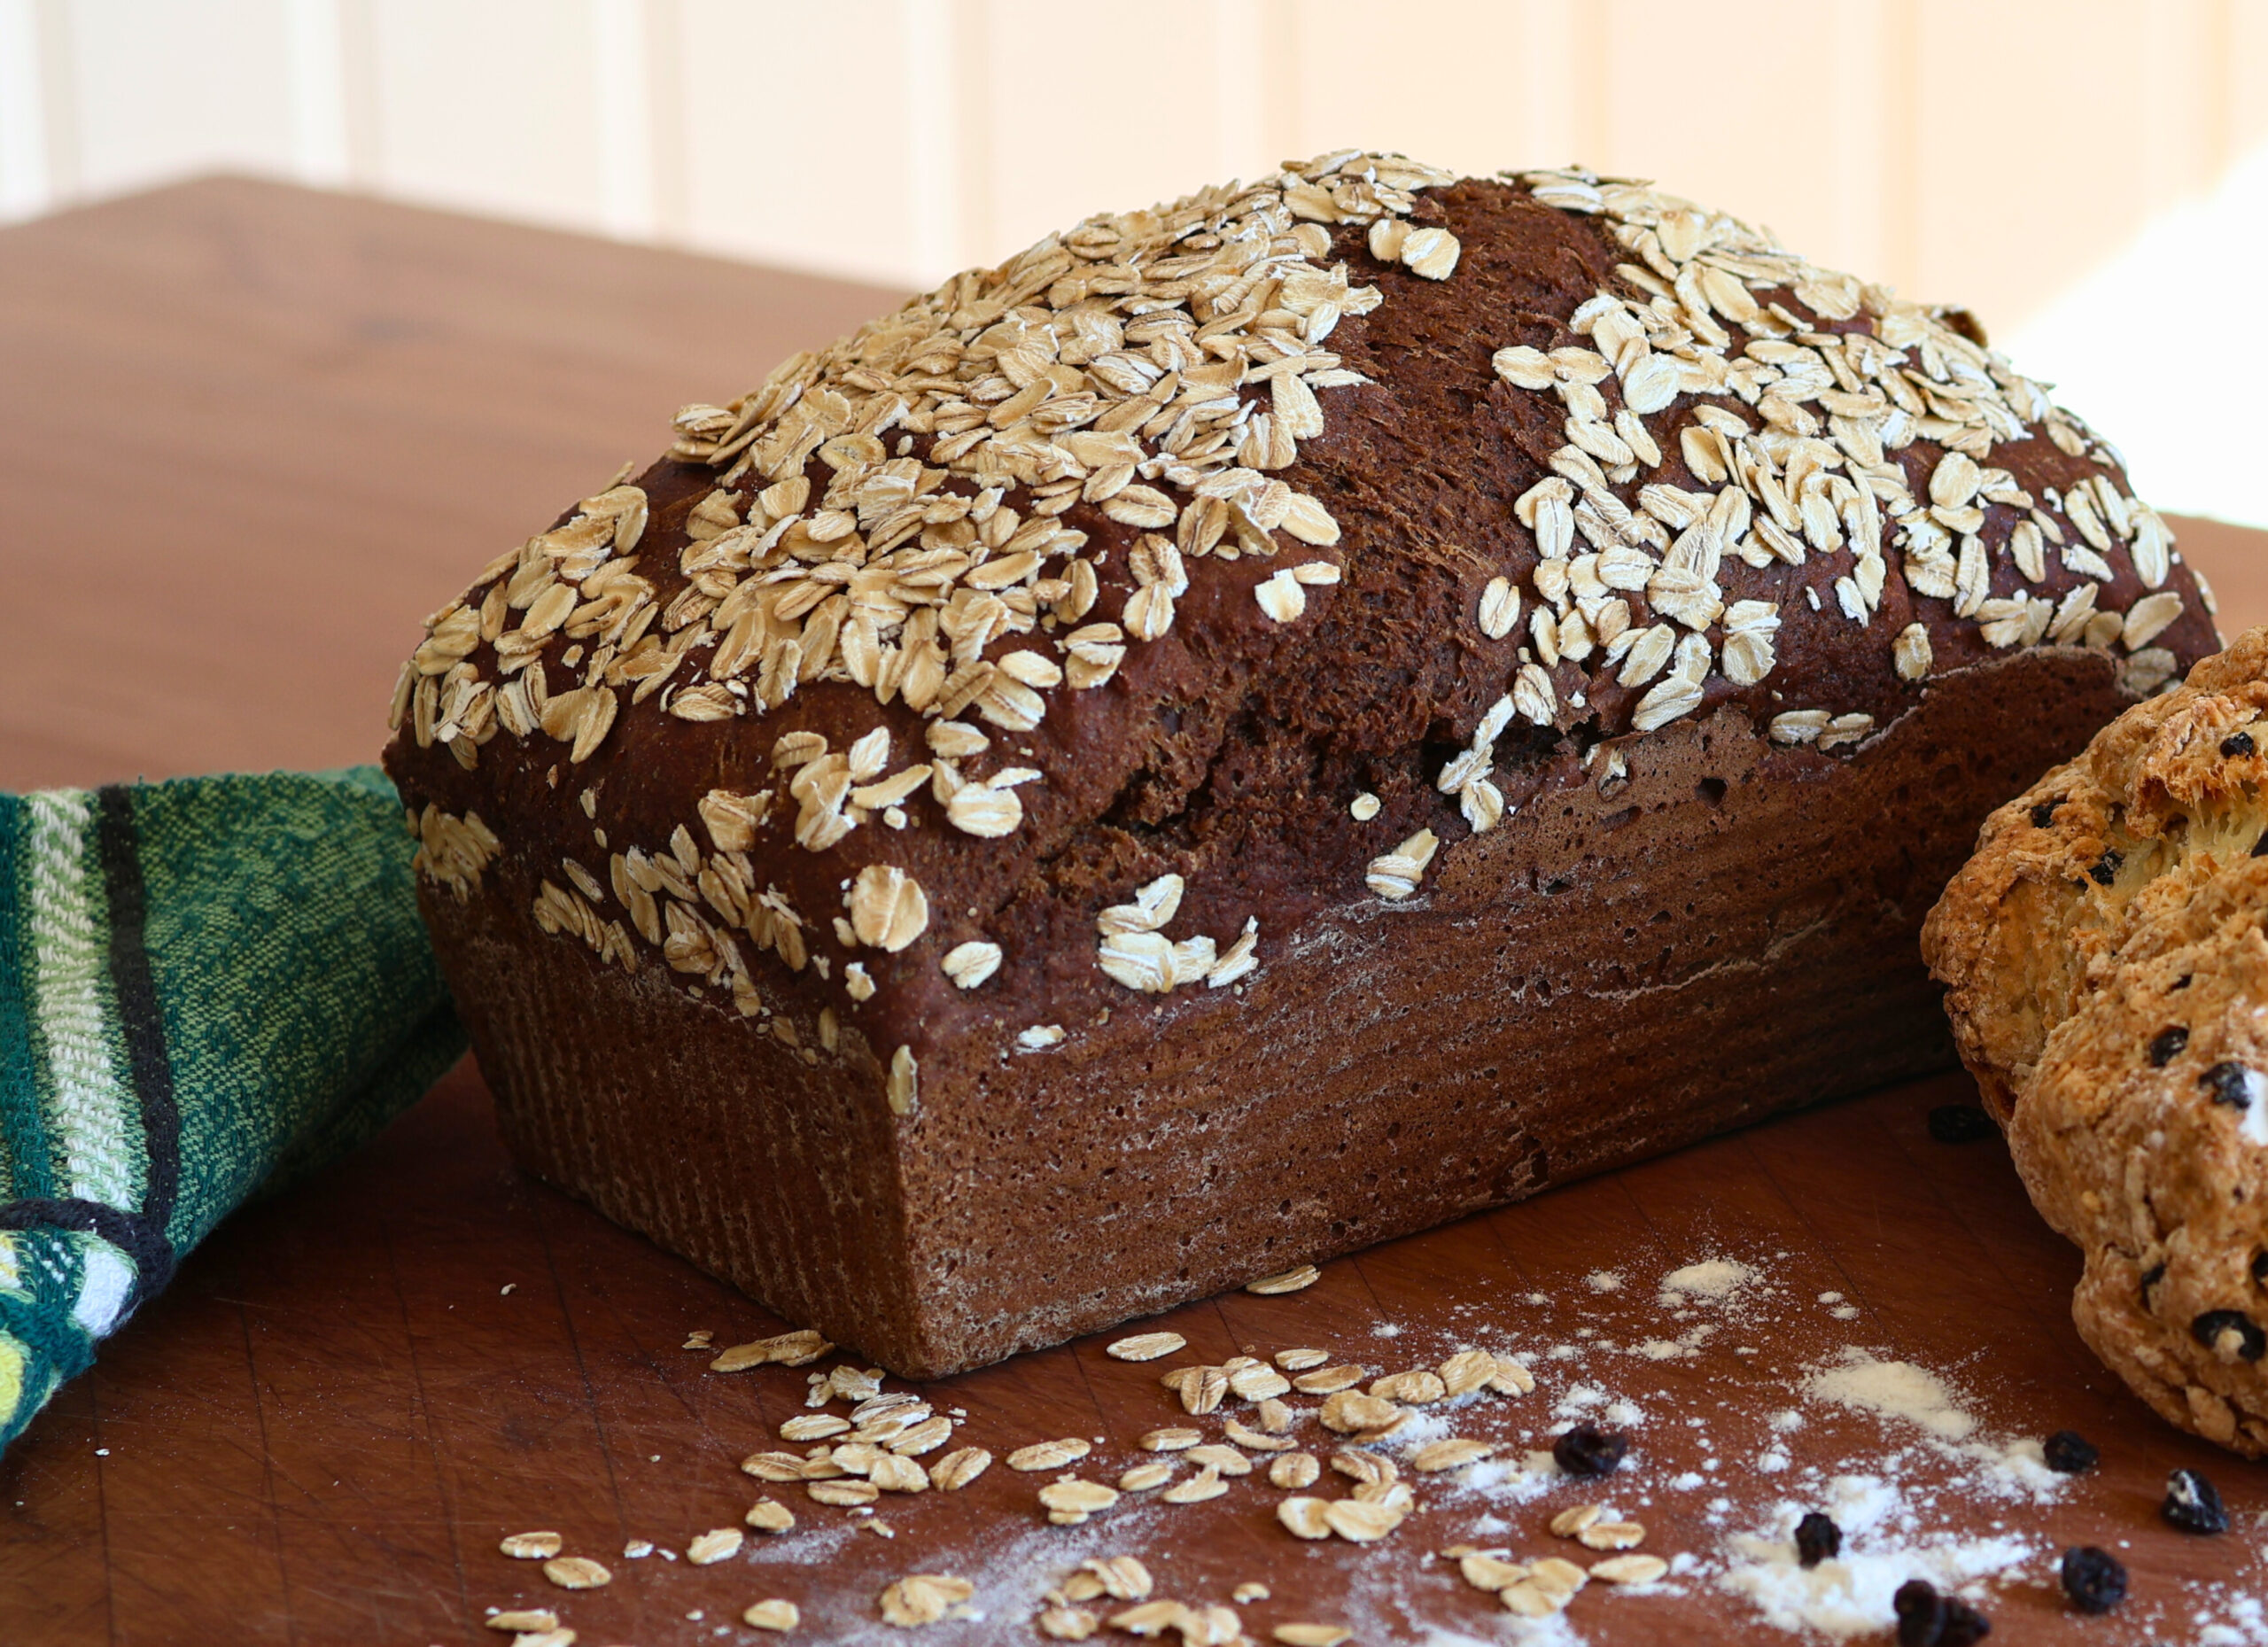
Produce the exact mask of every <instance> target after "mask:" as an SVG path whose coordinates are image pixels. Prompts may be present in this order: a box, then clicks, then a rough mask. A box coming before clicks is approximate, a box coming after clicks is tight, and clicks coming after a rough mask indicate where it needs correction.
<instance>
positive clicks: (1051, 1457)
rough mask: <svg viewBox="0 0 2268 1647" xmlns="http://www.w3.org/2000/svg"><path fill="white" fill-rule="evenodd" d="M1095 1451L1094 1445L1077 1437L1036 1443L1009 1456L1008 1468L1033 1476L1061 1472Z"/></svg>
mask: <svg viewBox="0 0 2268 1647" xmlns="http://www.w3.org/2000/svg"><path fill="white" fill-rule="evenodd" d="M1093 1450H1094V1443H1093V1442H1091V1441H1084V1440H1082V1439H1081V1438H1080V1437H1078V1436H1076V1435H1067V1436H1065V1437H1063V1438H1062V1439H1061V1440H1060V1441H1034V1442H1033V1443H1032V1444H1031V1445H1030V1446H1029V1447H1019V1448H1017V1449H1016V1450H1015V1451H1014V1452H1012V1453H1010V1454H1009V1455H1008V1468H1010V1469H1011V1470H1021V1471H1022V1472H1025V1473H1026V1474H1031V1473H1034V1472H1038V1471H1041V1470H1060V1469H1061V1468H1062V1467H1063V1466H1064V1465H1065V1464H1072V1463H1076V1461H1077V1460H1079V1459H1081V1458H1084V1457H1086V1456H1087V1455H1088V1454H1089V1453H1091V1452H1092V1451H1093Z"/></svg>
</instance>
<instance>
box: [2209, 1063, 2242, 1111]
mask: <svg viewBox="0 0 2268 1647" xmlns="http://www.w3.org/2000/svg"><path fill="white" fill-rule="evenodd" d="M2197 1084H2198V1085H2199V1086H2202V1087H2203V1088H2204V1089H2205V1090H2206V1092H2210V1093H2211V1094H2212V1097H2213V1101H2214V1102H2215V1103H2216V1104H2226V1105H2227V1106H2228V1107H2230V1108H2231V1109H2249V1108H2251V1107H2252V1071H2250V1070H2249V1069H2247V1068H2245V1067H2244V1066H2243V1065H2242V1064H2238V1063H2218V1064H2215V1065H2214V1066H2213V1067H2212V1068H2210V1069H2208V1070H2207V1071H2206V1072H2205V1073H2204V1074H2203V1075H2201V1076H2198V1077H2197Z"/></svg>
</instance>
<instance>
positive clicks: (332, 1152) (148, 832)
mask: <svg viewBox="0 0 2268 1647" xmlns="http://www.w3.org/2000/svg"><path fill="white" fill-rule="evenodd" d="M414 851H415V843H413V842H412V841H411V840H410V839H409V838H408V835H405V833H404V832H403V829H402V814H401V807H400V801H399V800H398V799H397V798H396V797H395V795H394V791H393V786H392V784H391V783H389V782H388V781H386V778H385V776H384V773H381V772H379V771H378V769H377V767H375V766H363V767H356V768H354V769H353V770H351V771H346V772H336V773H272V774H269V775H267V776H249V775H246V776H229V777H218V778H186V779H181V780H178V781H173V782H168V783H154V784H121V785H115V786H113V787H111V788H108V789H94V790H82V789H65V790H52V791H49V792H46V793H43V794H36V795H24V796H10V795H0V1446H4V1445H5V1444H6V1443H7V1442H8V1441H12V1440H13V1439H14V1438H15V1436H16V1435H17V1434H18V1433H20V1432H21V1431H22V1429H23V1427H24V1426H25V1425H26V1424H27V1423H28V1422H29V1421H30V1420H31V1418H32V1415H33V1414H34V1413H35V1412H37V1411H38V1410H39V1409H40V1408H41V1407H42V1406H43V1404H44V1403H45V1402H46V1401H47V1398H48V1397H49V1395H51V1394H53V1392H54V1390H55V1388H56V1387H57V1386H58V1385H59V1384H61V1383H62V1382H63V1380H65V1379H68V1378H70V1377H72V1376H73V1375H74V1374H75V1373H77V1372H79V1371H82V1370H83V1369H84V1368H85V1367H86V1366H87V1364H88V1363H89V1362H90V1361H92V1360H93V1358H94V1347H95V1343H96V1341H97V1340H99V1339H101V1338H102V1337H104V1336H105V1334H107V1333H109V1332H112V1331H113V1329H115V1328H116V1327H117V1326H118V1325H119V1324H120V1322H122V1321H123V1320H124V1319H125V1318H126V1317H127V1316H128V1313H130V1312H131V1311H132V1310H133V1309H134V1308H135V1306H136V1305H137V1304H139V1303H140V1302H141V1301H143V1300H144V1299H146V1298H148V1297H150V1296H151V1294H154V1293H156V1292H157V1291H158V1290H159V1288H160V1287H162V1286H165V1284H166V1282H167V1278H169V1277H170V1276H171V1275H172V1274H173V1269H174V1264H175V1261H176V1260H177V1259H179V1258H180V1256H181V1255H183V1254H184V1253H186V1252H187V1251H189V1249H190V1247H194V1246H196V1245H197V1243H198V1241H200V1240H202V1239H204V1238H205V1236H206V1233H207V1232H208V1231H211V1229H212V1228H213V1226H214V1224H218V1223H219V1222H220V1221H221V1218H222V1216H225V1215H226V1214H227V1213H228V1212H229V1210H230V1209H231V1208H234V1207H236V1206H237V1205H238V1204H239V1203H240V1202H242V1201H243V1200H245V1198H246V1197H247V1196H249V1195H251V1194H252V1193H254V1192H255V1191H257V1190H259V1189H260V1188H261V1187H262V1186H263V1185H276V1184H278V1183H281V1182H283V1181H284V1180H287V1179H289V1178H290V1177H293V1176H295V1175H297V1174H299V1173H300V1172H303V1171H306V1170H307V1169H310V1168H313V1167H315V1166H317V1165H320V1164H321V1163H322V1162H323V1161H328V1160H330V1159H331V1158H332V1157H334V1156H336V1155H338V1154H340V1153H342V1152H343V1151H346V1150H347V1149H351V1148H353V1146H355V1145H357V1144H359V1143H361V1142H362V1141H363V1140H364V1139H366V1138H369V1137H370V1136H371V1135H372V1134H374V1133H376V1132H377V1130H378V1129H379V1128H381V1127H382V1126H384V1124H385V1123H386V1122H387V1121H389V1120H390V1119H392V1116H393V1115H396V1114H397V1113H398V1112H400V1110H401V1109H403V1108H405V1107H408V1105H409V1104H410V1103H411V1102H412V1101H414V1100H415V1099H416V1098H417V1097H418V1096H419V1095H420V1094H421V1093H423V1092H424V1091H425V1089H426V1088H427V1087H428V1086H430V1085H431V1084H432V1083H433V1082H434V1081H435V1080H436V1079H438V1078H439V1076H441V1075H442V1073H443V1072H444V1071H446V1070H447V1068H448V1067H449V1066H450V1065H451V1064H452V1063H453V1062H454V1061H455V1060H456V1059H457V1057H458V1055H459V1054H460V1053H462V1051H463V1050H464V1036H463V1032H462V1030H461V1029H459V1028H458V1025H457V1022H456V1017H455V1014H454V1013H453V1012H452V1011H451V1009H450V1006H449V998H448V992H447V989H446V988H445V987H444V986H443V984H442V983H441V975H440V972H439V968H438V967H436V966H435V965H434V962H433V955H432V951H431V948H430V947H429V946H428V945H427V944H426V940H425V929H424V928H423V925H422V924H420V922H419V921H418V917H417V900H416V892H415V890H414V887H413V883H412V879H411V870H410V862H411V858H412V856H413V853H414Z"/></svg>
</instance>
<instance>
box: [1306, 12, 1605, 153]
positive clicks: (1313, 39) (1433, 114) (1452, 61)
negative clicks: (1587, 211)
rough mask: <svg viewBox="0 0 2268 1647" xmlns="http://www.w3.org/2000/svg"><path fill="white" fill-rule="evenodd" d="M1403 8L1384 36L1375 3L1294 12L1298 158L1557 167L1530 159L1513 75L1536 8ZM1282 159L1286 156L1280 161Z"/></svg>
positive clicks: (1517, 75) (1518, 79)
mask: <svg viewBox="0 0 2268 1647" xmlns="http://www.w3.org/2000/svg"><path fill="white" fill-rule="evenodd" d="M1428 10H1429V8H1425V7H1422V6H1420V7H1414V8H1410V9H1409V10H1407V11H1405V12H1402V13H1401V14H1400V15H1398V16H1397V18H1396V19H1395V20H1394V24H1393V25H1392V26H1391V27H1380V22H1381V17H1380V13H1379V8H1378V7H1377V5H1376V4H1371V3H1370V0H1309V4H1304V5H1302V6H1301V7H1300V8H1299V27H1298V37H1297V41H1296V50H1295V55H1294V56H1293V72H1294V73H1296V74H1298V76H1299V83H1300V101H1299V129H1298V140H1297V142H1296V144H1295V145H1294V146H1295V147H1296V148H1298V150H1299V151H1300V153H1299V155H1298V156H1297V157H1296V158H1299V159H1306V158H1307V157H1308V156H1309V155H1311V154H1320V153H1324V152H1327V151H1331V150H1333V149H1346V148H1355V147H1361V148H1366V149H1395V150H1399V151H1402V153H1404V154H1407V155H1410V156H1411V157H1412V158H1413V159H1420V160H1425V161H1428V162H1430V163H1431V164H1433V165H1435V166H1446V167H1453V168H1456V169H1459V170H1464V171H1474V172H1493V171H1495V170H1496V169H1497V168H1499V167H1507V166H1512V167H1518V166H1530V165H1544V164H1549V165H1556V164H1558V163H1559V162H1561V161H1563V160H1565V159H1570V158H1572V157H1570V156H1569V155H1567V154H1565V153H1561V154H1555V155H1552V156H1551V157H1550V159H1548V160H1545V159H1539V158H1537V157H1536V156H1535V155H1534V152H1533V151H1531V150H1530V149H1529V146H1528V145H1529V144H1530V142H1531V134H1530V133H1529V131H1528V130H1527V129H1526V128H1527V127H1528V125H1529V123H1530V122H1529V119H1528V117H1527V115H1526V113H1525V111H1524V106H1523V100H1522V97H1521V91H1522V89H1523V82H1524V81H1525V79H1526V76H1525V75H1524V74H1522V72H1521V68H1520V65H1521V64H1522V62H1523V61H1524V59H1525V55H1526V49H1527V45H1528V34H1529V30H1528V17H1527V13H1529V12H1538V11H1541V12H1544V13H1545V15H1546V16H1547V17H1550V15H1551V14H1552V12H1553V11H1554V8H1549V7H1537V6H1533V5H1520V4H1511V5H1501V6H1498V5H1491V6H1473V7H1460V8H1456V11H1457V12H1459V13H1461V14H1460V15H1457V16H1456V17H1454V18H1453V19H1452V18H1449V17H1444V16H1441V15H1440V14H1441V12H1445V11H1447V10H1449V8H1443V7H1434V8H1430V10H1431V11H1433V12H1434V14H1435V18H1434V20H1433V21H1432V22H1431V23H1430V24H1429V22H1428V21H1427V12H1428ZM1278 158H1288V157H1278Z"/></svg>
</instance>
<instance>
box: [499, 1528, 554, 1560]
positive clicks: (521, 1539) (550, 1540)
mask: <svg viewBox="0 0 2268 1647" xmlns="http://www.w3.org/2000/svg"><path fill="white" fill-rule="evenodd" d="M566 1543H567V1541H566V1540H565V1539H563V1538H562V1537H560V1536H559V1534H556V1533H514V1534H510V1535H509V1537H507V1538H506V1539H505V1540H504V1542H502V1543H501V1544H499V1545H497V1546H496V1548H497V1549H499V1550H502V1551H503V1552H504V1553H505V1554H506V1555H508V1556H509V1557H511V1558H512V1559H513V1560H515V1561H548V1560H550V1559H551V1558H552V1557H554V1556H555V1555H557V1554H558V1553H559V1552H560V1550H563V1548H565V1546H566Z"/></svg>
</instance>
